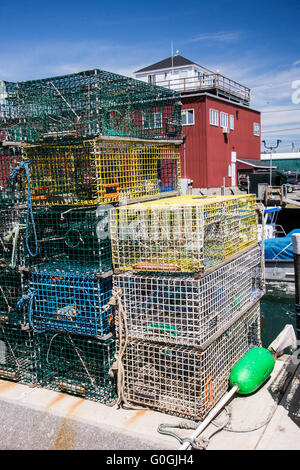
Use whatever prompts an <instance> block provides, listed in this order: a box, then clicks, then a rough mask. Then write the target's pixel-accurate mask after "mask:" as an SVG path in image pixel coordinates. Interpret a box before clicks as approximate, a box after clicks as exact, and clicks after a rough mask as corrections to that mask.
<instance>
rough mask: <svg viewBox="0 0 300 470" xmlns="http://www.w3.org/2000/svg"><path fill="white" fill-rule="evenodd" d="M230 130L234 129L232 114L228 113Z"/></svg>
mask: <svg viewBox="0 0 300 470" xmlns="http://www.w3.org/2000/svg"><path fill="white" fill-rule="evenodd" d="M230 130H232V131H233V130H234V116H233V115H232V114H230Z"/></svg>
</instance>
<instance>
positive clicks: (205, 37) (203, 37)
mask: <svg viewBox="0 0 300 470" xmlns="http://www.w3.org/2000/svg"><path fill="white" fill-rule="evenodd" d="M239 39H240V33H239V32H218V33H204V34H199V35H198V36H195V37H193V38H190V39H186V40H184V41H178V44H183V45H185V44H192V43H196V42H201V41H220V42H235V41H238V40H239Z"/></svg>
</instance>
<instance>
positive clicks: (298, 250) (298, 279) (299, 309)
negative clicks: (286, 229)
mask: <svg viewBox="0 0 300 470" xmlns="http://www.w3.org/2000/svg"><path fill="white" fill-rule="evenodd" d="M292 240H293V253H294V268H295V307H296V336H297V339H298V340H300V233H294V234H293V236H292Z"/></svg>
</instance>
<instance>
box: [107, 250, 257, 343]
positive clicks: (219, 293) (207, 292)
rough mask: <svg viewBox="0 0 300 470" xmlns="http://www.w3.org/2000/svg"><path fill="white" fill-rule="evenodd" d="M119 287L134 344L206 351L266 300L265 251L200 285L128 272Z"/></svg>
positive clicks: (212, 274) (189, 279) (247, 255)
mask: <svg viewBox="0 0 300 470" xmlns="http://www.w3.org/2000/svg"><path fill="white" fill-rule="evenodd" d="M114 286H115V288H120V289H121V290H122V303H123V306H124V311H125V314H126V318H127V326H128V336H129V337H130V338H138V339H142V340H149V341H157V342H164V343H168V344H180V345H186V346H193V347H197V348H202V349H203V348H205V343H206V342H207V341H208V340H209V339H210V338H211V337H212V336H213V335H216V334H218V333H219V332H220V331H222V329H224V328H226V326H227V325H228V323H229V322H230V321H232V319H234V318H236V317H237V316H238V315H239V314H240V312H241V311H242V310H243V309H245V308H246V307H247V306H250V305H251V303H253V302H255V301H257V300H258V299H259V298H260V297H262V295H263V294H264V283H263V280H262V271H261V249H260V247H258V246H256V247H254V248H251V249H250V250H248V251H246V252H244V253H242V254H240V255H239V256H238V257H236V258H235V259H233V260H232V261H229V262H228V263H226V264H225V265H223V266H222V267H219V268H217V269H215V270H213V271H211V272H210V273H208V274H206V275H204V276H203V277H202V278H200V279H195V278H194V277H192V276H182V275H181V276H180V275H177V276H172V275H168V274H167V273H165V274H164V275H155V274H148V275H142V274H137V273H128V272H127V273H124V274H119V275H115V276H114ZM117 335H118V324H117Z"/></svg>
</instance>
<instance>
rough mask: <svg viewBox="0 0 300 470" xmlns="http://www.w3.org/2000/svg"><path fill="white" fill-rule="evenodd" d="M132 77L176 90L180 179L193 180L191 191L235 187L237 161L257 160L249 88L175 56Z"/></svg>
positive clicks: (257, 121) (256, 122) (254, 116)
mask: <svg viewBox="0 0 300 470" xmlns="http://www.w3.org/2000/svg"><path fill="white" fill-rule="evenodd" d="M135 76H136V78H139V79H141V80H145V81H148V82H150V83H156V84H157V85H160V86H166V87H168V88H172V89H175V90H178V91H180V93H181V101H182V125H183V128H182V133H183V135H184V144H183V145H182V149H181V159H182V168H181V176H182V178H185V179H186V178H188V179H190V180H193V190H194V191H193V192H197V189H206V188H219V187H221V186H229V187H234V186H237V184H238V181H237V171H238V169H239V165H241V168H242V162H239V160H240V159H241V160H242V159H247V160H250V161H251V160H254V161H255V160H260V148H261V147H260V134H261V131H260V122H261V120H260V112H259V111H256V110H254V109H251V108H250V106H249V105H250V90H249V88H247V87H245V86H243V85H241V84H239V83H237V82H235V81H233V80H231V79H228V78H226V77H224V76H222V75H220V74H219V73H214V72H211V71H209V70H208V69H206V68H204V67H201V66H200V65H198V64H195V63H194V62H191V61H189V60H188V59H185V58H184V57H182V56H180V55H179V54H176V55H175V56H174V57H169V58H168V59H165V60H163V61H161V62H157V63H156V64H153V65H151V66H148V67H145V68H143V69H141V70H139V71H137V72H135Z"/></svg>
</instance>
